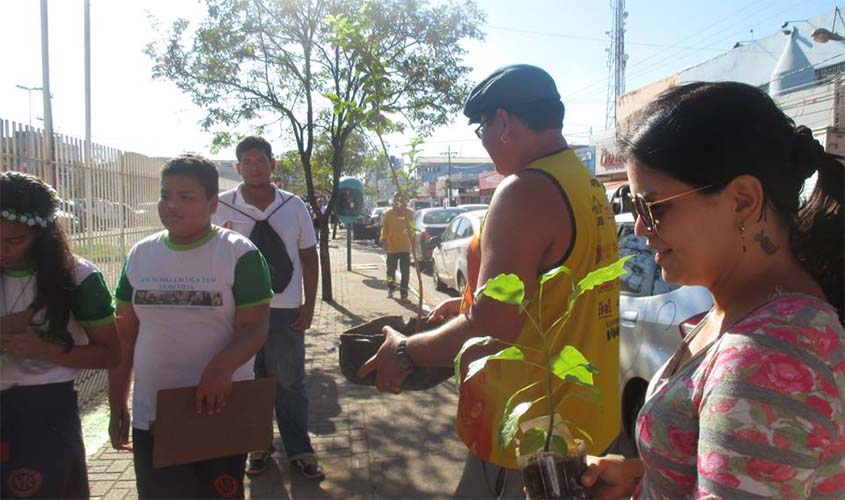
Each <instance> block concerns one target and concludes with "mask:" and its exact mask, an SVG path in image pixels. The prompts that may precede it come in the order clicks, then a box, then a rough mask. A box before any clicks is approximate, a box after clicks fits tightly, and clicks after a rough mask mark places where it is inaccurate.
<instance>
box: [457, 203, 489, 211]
mask: <svg viewBox="0 0 845 500" xmlns="http://www.w3.org/2000/svg"><path fill="white" fill-rule="evenodd" d="M488 206H489V205H487V204H486V203H465V204H463V205H458V208H463V209H464V210H466V211H467V212H469V211H471V210H487V207H488Z"/></svg>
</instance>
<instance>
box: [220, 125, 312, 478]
mask: <svg viewBox="0 0 845 500" xmlns="http://www.w3.org/2000/svg"><path fill="white" fill-rule="evenodd" d="M235 156H236V157H237V160H238V163H237V169H238V173H239V174H240V176H241V178H242V179H243V182H241V183H240V184H239V185H238V186H237V187H235V188H234V189H231V190H229V191H226V192H224V193H222V194H221V195H220V206H219V207H218V209H217V213H216V214H215V217H214V220H215V221H216V222H217V223H218V224H221V225H223V226H225V227H229V228H231V229H232V230H234V231H237V232H239V233H241V234H243V235H246V236H249V238H250V240H252V242H253V243H255V245H256V246H257V247H258V248H259V249H260V250H261V253H262V254H264V256H265V258H266V259H267V262H268V263H269V266H270V276H271V281H272V286H273V300H272V302H271V303H270V327H269V332H268V335H267V342H266V343H265V344H264V346H263V347H262V348H261V350H260V351H259V352H258V355H257V356H256V358H255V376H256V377H273V378H275V379H276V401H275V411H276V421H277V424H278V426H279V434H280V435H281V437H282V442H283V443H284V445H285V452H286V453H287V458H288V460H290V462H291V465H292V467H293V468H295V469H296V470H298V471H299V472H301V473H302V475H304V476H305V477H307V478H309V479H322V478H324V477H325V473H324V472H323V469H322V467H320V464H319V462H318V461H317V455H316V453H315V452H314V447H313V446H312V445H311V438H310V437H309V435H308V394H307V393H306V391H305V331H306V330H308V328H310V327H311V321H312V319H313V318H314V306H315V303H316V297H317V276H318V270H317V269H318V260H317V239H316V235H315V233H314V229H313V227H312V225H311V219H310V216H309V214H308V209H307V208H306V207H305V203H303V202H302V200H301V199H300V198H299V197H298V196H296V195H294V194H293V193H289V192H287V191H282V190H280V189H277V188H276V187H275V186H273V185H272V184H271V181H270V176H271V174H272V172H273V169H274V168H275V166H276V160H275V159H274V158H273V150H272V147H271V146H270V143H269V142H267V141H266V140H264V139H263V138H261V137H247V138H245V139H243V140H242V141H241V142H240V143H239V144H238V146H237V148H236V149H235ZM303 291H304V293H303ZM303 296H304V300H303ZM267 444H268V447H267V449H264V450H256V451H254V452H252V453H250V454H249V459H248V461H247V466H246V473H247V474H260V473H262V472H264V470H266V468H267V466H268V464H269V463H270V461H271V460H272V458H271V453H272V447H271V444H272V443H267Z"/></svg>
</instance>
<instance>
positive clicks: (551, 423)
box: [543, 345, 555, 452]
mask: <svg viewBox="0 0 845 500" xmlns="http://www.w3.org/2000/svg"><path fill="white" fill-rule="evenodd" d="M544 347H545V345H544ZM543 354H545V355H546V369H547V371H546V381H547V383H548V394H549V429H548V431H546V442H545V444H544V445H543V451H545V452H548V451H549V447H550V446H551V444H552V432H554V428H555V418H554V417H555V404H554V401H552V399H553V398H552V363H551V360H550V359H549V351H548V349H544V350H543Z"/></svg>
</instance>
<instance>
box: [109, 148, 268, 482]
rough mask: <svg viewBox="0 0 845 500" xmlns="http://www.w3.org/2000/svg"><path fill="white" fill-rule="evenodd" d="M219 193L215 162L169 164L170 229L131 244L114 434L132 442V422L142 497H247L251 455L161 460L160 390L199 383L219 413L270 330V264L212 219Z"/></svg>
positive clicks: (165, 198) (112, 398) (122, 290)
mask: <svg viewBox="0 0 845 500" xmlns="http://www.w3.org/2000/svg"><path fill="white" fill-rule="evenodd" d="M217 191H218V173H217V168H216V167H215V166H214V164H213V163H212V162H210V161H209V160H207V159H205V158H202V157H199V156H194V155H184V156H179V157H176V158H174V159H172V160H170V161H169V162H167V163H166V164H165V165H164V168H163V169H162V172H161V199H160V200H159V204H158V212H159V217H161V221H162V223H163V224H164V227H165V228H166V230H165V231H161V232H159V233H156V234H154V235H152V236H149V237H147V238H145V239H143V240H141V241H140V242H138V244H136V245H135V246H134V247H133V248H132V250H131V251H130V252H129V255H128V257H127V258H126V263H125V265H124V269H123V274H122V275H121V277H120V280H119V282H118V286H117V289H116V290H115V298H116V300H117V303H118V306H117V314H116V316H117V318H118V320H117V322H118V330H119V332H120V337H121V345H122V348H123V357H122V360H121V364H120V366H119V367H118V368H116V369H114V370H112V371H111V372H110V374H109V404H110V406H111V424H110V426H109V433H110V435H111V439H112V445H113V446H114V447H115V448H117V449H130V447H129V445H128V438H129V427H130V423H131V424H132V442H133V446H132V448H131V449H132V450H133V454H134V459H135V477H136V482H137V485H138V495H139V497H141V498H243V496H244V488H243V476H244V475H243V470H244V463H245V461H246V455H235V456H232V457H225V458H220V459H214V460H205V461H201V462H194V463H190V464H185V465H177V466H173V467H164V468H157V469H154V468H153V467H152V451H153V450H152V444H153V438H152V433H151V432H150V426H151V424H152V423H153V420H154V419H155V414H156V397H157V394H158V391H159V390H160V389H169V388H175V387H187V386H198V388H197V392H196V410H197V413H199V412H201V411H203V409H204V410H205V411H207V412H208V413H209V414H213V413H220V412H221V411H222V410H223V408H224V407H225V405H226V401H227V399H228V397H229V395H230V393H231V390H232V382H233V381H239V380H248V379H252V378H253V373H252V363H253V358H254V356H255V353H256V352H257V351H258V350H259V349H260V348H261V346H262V345H263V344H264V341H265V339H266V338H267V328H268V320H269V303H270V299H271V298H272V296H273V294H272V290H271V289H270V278H269V272H268V269H267V263H266V262H265V260H264V258H263V257H262V255H261V253H259V251H258V250H257V249H256V248H255V246H254V245H253V244H252V243H251V242H250V241H249V240H248V239H247V238H245V237H243V236H241V235H240V234H238V233H236V232H234V231H229V230H227V229H223V228H220V227H216V226H213V225H212V224H211V216H212V214H213V213H214V210H215V209H216V208H217ZM133 367H134V370H135V386H134V393H133V395H134V397H133V408H132V418H133V421H130V417H129V409H128V402H127V400H128V395H129V382H130V378H131V374H132V370H133ZM212 437H213V436H209V438H212Z"/></svg>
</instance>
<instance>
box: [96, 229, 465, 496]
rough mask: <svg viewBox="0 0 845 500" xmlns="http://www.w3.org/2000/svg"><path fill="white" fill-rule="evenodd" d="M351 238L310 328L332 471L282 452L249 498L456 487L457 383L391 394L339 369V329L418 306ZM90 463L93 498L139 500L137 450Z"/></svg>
mask: <svg viewBox="0 0 845 500" xmlns="http://www.w3.org/2000/svg"><path fill="white" fill-rule="evenodd" d="M338 236H339V237H340V236H341V232H340V231H339V232H338ZM343 236H345V235H343ZM353 245H354V246H353V257H352V264H353V268H352V270H351V271H347V270H346V253H345V252H346V248H345V241H344V240H342V239H338V240H334V241H332V247H333V248H332V253H331V256H332V281H333V289H334V299H335V302H334V303H327V302H323V301H322V300H320V299H319V293H318V301H317V310H316V311H315V317H314V322H313V325H312V328H311V330H309V331H308V332H307V333H306V353H307V361H306V362H307V365H306V372H307V380H306V385H307V390H308V394H309V398H310V422H309V425H310V430H311V433H312V442H313V444H314V447H315V448H316V450H317V453H318V455H319V458H320V463H321V464H322V465H323V468H324V470H325V472H326V476H327V477H326V479H325V480H324V481H322V482H314V481H311V480H308V479H306V478H304V477H302V476H301V475H299V473H298V472H296V471H293V470H291V469H290V467H289V465H288V462H287V460H286V459H285V457H284V454H283V451H277V452H276V453H275V454H274V458H275V462H276V463H275V465H276V466H275V467H270V469H269V470H268V471H266V472H265V473H264V474H261V475H259V476H256V477H254V478H251V479H248V480H247V483H246V495H247V498H295V499H299V498H444V497H450V496H451V494H452V491H453V490H454V488H455V486H456V485H457V482H458V478H459V477H460V474H461V471H462V468H463V461H464V458H465V456H466V448H465V447H464V446H463V444H462V443H461V442H460V440H459V439H458V438H457V437H456V435H455V427H454V414H455V408H456V404H457V396H456V394H455V389H454V385H453V383H452V382H451V381H449V382H446V383H444V384H441V385H440V386H438V387H436V388H434V389H431V390H428V391H421V392H412V393H404V394H400V395H385V394H379V393H378V392H377V391H376V390H375V389H374V388H371V387H362V386H356V385H354V384H350V383H348V382H347V381H346V380H345V379H344V378H343V376H342V375H341V374H340V369H339V367H338V362H337V357H338V352H337V345H338V338H339V335H340V333H341V332H343V331H344V330H346V329H348V328H350V327H352V326H355V325H358V324H360V323H363V322H365V321H368V320H371V319H374V318H376V317H378V316H383V315H388V314H402V315H405V316H411V315H412V311H413V309H414V307H413V306H412V305H410V304H404V303H401V302H399V301H397V300H393V299H388V298H387V288H386V285H385V283H384V265H383V259H382V257H381V255H380V253H379V252H378V251H377V250H376V249H374V248H372V247H371V246H369V245H367V244H362V243H358V242H355V243H354V244H353ZM412 284H413V281H412ZM430 302H431V303H436V300H433V301H430ZM274 427H275V426H274ZM275 438H276V439H275V443H274V444H275V447H276V449H277V450H283V449H284V447H283V445H282V442H281V440H280V439H279V436H278V432H276V435H275ZM88 467H89V479H90V481H91V494H92V497H94V498H103V499H124V498H137V491H136V489H135V476H134V470H133V467H132V456H131V454H130V453H127V452H117V451H115V450H112V449H111V447H110V446H109V445H108V444H105V445H103V446H102V447H101V448H100V449H99V450H97V451H96V452H95V453H93V454H91V455H90V456H89V459H88Z"/></svg>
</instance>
